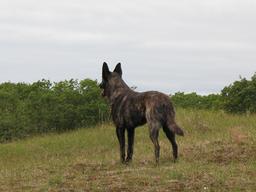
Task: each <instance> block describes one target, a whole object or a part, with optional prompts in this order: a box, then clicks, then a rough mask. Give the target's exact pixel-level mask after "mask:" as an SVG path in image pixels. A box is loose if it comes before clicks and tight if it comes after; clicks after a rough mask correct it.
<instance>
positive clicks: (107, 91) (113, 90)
mask: <svg viewBox="0 0 256 192" xmlns="http://www.w3.org/2000/svg"><path fill="white" fill-rule="evenodd" d="M100 87H101V88H102V89H103V96H104V97H106V98H107V99H108V100H109V102H110V104H111V115H112V119H113V121H114V124H115V126H116V135H117V138H118V141H119V144H120V160H121V162H122V163H125V162H129V161H131V160H132V156H133V143H134V132H135V131H134V129H135V128H136V127H137V126H140V125H143V124H145V123H148V126H149V135H150V139H151V140H152V142H153V144H154V147H155V159H156V162H157V163H158V161H159V153H160V146H159V143H158V133H159V129H160V128H161V127H163V130H164V132H165V134H166V136H167V138H168V139H169V141H170V142H171V145H172V148H173V157H174V160H176V159H177V158H178V146H177V143H176V141H175V134H178V135H182V136H183V135H184V133H183V131H182V129H181V128H180V127H179V126H178V125H177V124H176V123H175V120H174V118H175V112H174V108H173V105H172V103H171V101H170V98H169V97H168V96H167V95H165V94H163V93H160V92H157V91H148V92H142V93H139V92H136V91H133V90H132V89H130V88H129V87H128V86H127V84H126V83H125V82H124V81H123V79H122V69H121V64H120V63H118V64H117V65H116V67H115V70H114V71H113V72H110V71H109V68H108V65H107V63H105V62H104V63H103V67H102V83H101V84H100ZM125 130H126V131H127V134H128V149H127V156H125Z"/></svg>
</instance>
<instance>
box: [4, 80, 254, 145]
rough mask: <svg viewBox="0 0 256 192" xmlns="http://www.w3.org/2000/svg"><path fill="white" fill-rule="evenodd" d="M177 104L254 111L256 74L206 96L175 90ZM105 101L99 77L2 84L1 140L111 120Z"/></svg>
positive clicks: (194, 107)
mask: <svg viewBox="0 0 256 192" xmlns="http://www.w3.org/2000/svg"><path fill="white" fill-rule="evenodd" d="M171 97H172V101H173V103H174V105H175V106H176V107H179V108H186V109H204V110H224V111H226V112H230V113H240V114H243V113H255V112H256V75H254V76H253V77H252V78H251V80H247V79H245V78H241V79H240V80H239V81H235V82H234V83H233V84H231V85H229V86H227V87H225V88H224V89H223V90H222V92H221V93H220V94H210V95H206V96H202V95H198V94H196V93H182V92H178V93H175V94H174V95H172V96H171ZM109 119H110V113H109V107H108V104H107V103H106V101H105V100H104V99H103V98H102V97H101V90H100V88H99V86H98V83H97V81H93V80H90V79H84V80H81V81H77V80H73V79H71V80H66V81H60V82H50V81H48V80H41V81H38V82H35V83H32V84H27V83H10V82H7V83H2V84H0V142H2V143H4V142H10V141H13V140H16V139H20V138H27V137H29V136H33V135H39V134H45V133H56V132H58V133H60V132H64V131H70V130H74V129H78V128H81V127H91V126H94V125H96V124H98V123H102V122H106V121H109Z"/></svg>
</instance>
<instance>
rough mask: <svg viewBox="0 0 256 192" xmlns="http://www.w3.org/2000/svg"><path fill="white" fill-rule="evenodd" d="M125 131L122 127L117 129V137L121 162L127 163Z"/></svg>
mask: <svg viewBox="0 0 256 192" xmlns="http://www.w3.org/2000/svg"><path fill="white" fill-rule="evenodd" d="M124 132H125V129H124V128H121V127H116V135H117V138H118V141H119V146H120V161H121V163H125V134H124Z"/></svg>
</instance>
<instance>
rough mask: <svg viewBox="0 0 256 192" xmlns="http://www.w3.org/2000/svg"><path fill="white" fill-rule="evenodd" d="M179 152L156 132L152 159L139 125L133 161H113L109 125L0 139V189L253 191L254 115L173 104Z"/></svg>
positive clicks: (255, 174)
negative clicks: (156, 147) (157, 145)
mask: <svg viewBox="0 0 256 192" xmlns="http://www.w3.org/2000/svg"><path fill="white" fill-rule="evenodd" d="M177 122H178V123H179V124H180V125H181V126H182V127H183V128H184V130H185V137H177V142H178V145H179V154H180V158H179V161H178V162H177V163H173V162H172V156H171V155H172V151H171V146H170V143H169V141H168V140H167V138H166V137H165V135H164V134H163V132H162V131H161V134H160V137H159V141H160V146H161V151H160V164H159V166H156V165H155V162H154V152H153V144H152V143H151V141H150V139H149V135H148V128H147V126H143V127H139V128H137V129H136V133H135V146H134V160H133V162H132V163H131V164H129V165H121V164H120V163H119V149H118V142H117V139H116V135H115V129H114V127H113V125H112V124H106V125H100V126H97V127H95V128H86V129H80V130H76V131H72V132H69V133H63V134H50V135H45V136H38V137H33V138H30V139H26V140H21V141H17V142H13V143H8V144H1V145H0V191H53V192H55V191H171V190H173V191H254V190H256V116H255V115H247V116H246V115H242V116H239V115H230V114H226V113H223V112H222V111H204V110H183V109H178V110H177Z"/></svg>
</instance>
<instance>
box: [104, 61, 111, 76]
mask: <svg viewBox="0 0 256 192" xmlns="http://www.w3.org/2000/svg"><path fill="white" fill-rule="evenodd" d="M109 74H110V71H109V68H108V64H107V63H106V62H104V63H103V66H102V78H103V79H104V80H107V79H108V76H109Z"/></svg>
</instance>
